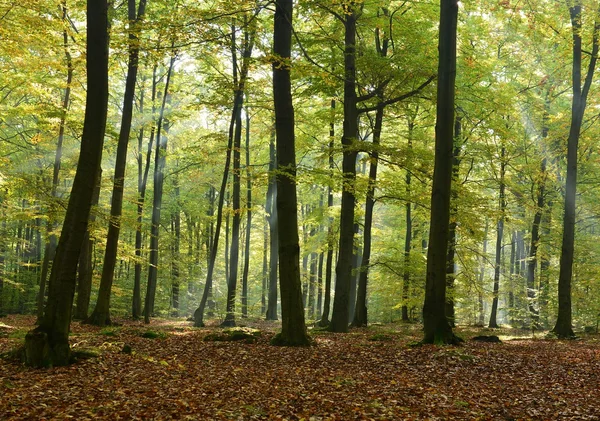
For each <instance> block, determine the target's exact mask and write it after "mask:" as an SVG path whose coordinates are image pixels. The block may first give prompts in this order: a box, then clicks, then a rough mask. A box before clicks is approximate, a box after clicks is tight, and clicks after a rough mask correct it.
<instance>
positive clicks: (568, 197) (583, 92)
mask: <svg viewBox="0 0 600 421" xmlns="http://www.w3.org/2000/svg"><path fill="white" fill-rule="evenodd" d="M567 4H568V5H569V14H570V17H571V27H572V31H573V70H572V72H573V73H572V92H573V99H572V103H571V127H570V129H569V138H568V140H567V178H566V181H565V206H564V216H563V239H562V247H561V253H560V273H559V277H558V317H557V319H556V325H555V326H554V328H553V329H552V331H553V332H554V333H556V335H557V336H558V337H559V338H572V337H573V336H575V335H574V333H573V327H572V314H571V278H572V276H573V255H574V249H575V210H576V207H575V201H576V196H577V195H576V193H577V150H578V145H579V137H580V134H581V126H582V123H583V115H584V113H585V108H586V104H587V97H588V93H589V91H590V88H591V86H592V79H593V77H594V71H595V69H596V61H597V59H598V42H599V40H598V36H599V33H600V22H599V21H596V23H595V26H594V34H593V40H592V51H591V56H590V62H589V64H588V70H587V73H586V76H585V81H584V84H583V88H582V86H581V65H582V60H581V56H582V45H581V44H582V38H581V31H582V23H581V18H582V16H581V0H574V2H573V3H571V2H570V1H568V2H567Z"/></svg>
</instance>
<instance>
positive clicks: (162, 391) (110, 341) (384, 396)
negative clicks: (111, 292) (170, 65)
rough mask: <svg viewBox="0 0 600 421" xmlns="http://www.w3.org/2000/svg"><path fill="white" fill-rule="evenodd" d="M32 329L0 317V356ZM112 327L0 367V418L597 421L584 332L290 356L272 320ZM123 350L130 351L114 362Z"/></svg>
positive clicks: (592, 346) (335, 342)
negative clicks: (247, 333) (574, 336)
mask: <svg viewBox="0 0 600 421" xmlns="http://www.w3.org/2000/svg"><path fill="white" fill-rule="evenodd" d="M33 322H34V319H33V318H32V317H29V316H8V317H5V318H2V319H0V353H5V352H7V351H9V350H10V349H13V348H15V347H16V346H18V345H19V344H21V343H22V342H23V338H24V335H25V333H26V331H27V329H29V328H31V327H32V325H33ZM120 322H122V323H123V324H122V325H121V326H118V327H109V328H97V327H92V326H84V325H80V324H79V323H73V325H72V345H73V348H74V349H94V350H96V351H97V356H96V357H94V358H90V359H86V360H83V361H80V362H78V363H76V364H73V365H71V366H69V367H59V368H52V369H47V370H36V369H30V368H26V367H24V366H22V365H21V364H18V363H16V362H11V361H9V360H0V419H2V420H6V419H7V420H32V419H36V420H41V419H77V420H86V419H88V420H96V419H111V420H113V419H114V420H118V419H123V420H130V419H140V420H142V419H144V420H146V419H156V420H163V419H166V420H168V419H192V420H266V419H269V420H306V421H318V420H371V419H373V420H449V419H455V420H551V419H555V420H566V419H573V420H598V419H600V406H599V405H598V402H600V376H599V375H598V373H600V337H598V336H595V335H589V336H586V337H585V338H584V339H582V340H577V341H557V340H545V339H541V337H540V338H531V335H529V337H527V338H525V337H521V338H512V339H511V338H510V337H508V336H504V337H503V336H501V338H502V339H504V341H503V343H501V344H495V343H482V342H474V341H470V340H467V341H466V342H465V344H464V345H462V346H459V347H435V346H421V347H411V346H409V344H410V343H411V342H412V341H414V340H418V339H420V336H421V333H420V331H419V326H416V325H385V326H374V327H370V328H365V329H355V330H352V331H351V333H349V334H333V333H326V332H316V331H314V330H313V331H312V335H313V337H314V338H315V343H316V344H315V346H313V347H310V348H299V349H298V348H282V347H274V346H271V345H269V340H270V338H271V337H272V335H273V334H274V333H275V332H276V330H277V328H278V325H277V324H275V323H268V322H250V321H248V322H247V324H248V325H250V326H253V327H258V328H260V329H261V330H262V331H263V334H262V335H261V336H260V338H259V339H258V341H256V342H255V343H247V342H243V341H236V342H208V341H204V340H203V339H204V337H205V336H206V335H207V334H209V333H214V332H218V331H219V328H217V327H207V328H202V329H195V328H192V327H191V326H190V324H191V323H190V322H183V321H177V320H153V321H152V323H151V324H150V325H149V326H148V325H144V324H142V323H137V322H131V321H120ZM477 333H478V332H476V331H473V330H464V331H463V332H462V336H463V337H464V338H465V339H468V338H469V337H471V336H474V335H475V334H477ZM459 334H461V332H460V330H459ZM486 334H488V335H489V334H491V333H489V331H487V333H486ZM495 334H498V333H495ZM499 334H504V335H509V334H512V333H510V332H506V331H501V332H500V333H499ZM536 336H540V335H536ZM125 344H127V345H129V346H130V347H131V353H124V352H122V349H123V347H124V345H125Z"/></svg>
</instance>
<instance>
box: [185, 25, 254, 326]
mask: <svg viewBox="0 0 600 421" xmlns="http://www.w3.org/2000/svg"><path fill="white" fill-rule="evenodd" d="M253 39H254V36H253V34H252V35H251V36H250V37H249V40H248V43H247V44H246V46H245V48H244V60H243V63H242V69H241V71H240V77H239V81H238V82H237V83H236V90H235V94H234V99H233V109H232V111H231V119H230V121H229V136H228V142H227V156H226V159H225V166H224V169H223V179H222V181H221V187H220V190H219V201H218V204H217V223H216V226H215V230H214V236H213V237H212V238H213V239H212V241H211V244H210V246H211V247H210V252H209V260H208V269H207V272H206V283H205V284H204V291H203V293H202V299H201V300H200V305H199V306H198V308H197V309H196V311H195V312H194V326H196V327H201V326H204V310H205V308H206V304H207V302H208V301H209V298H211V301H212V281H213V279H212V278H213V273H214V266H215V261H216V258H217V252H218V248H219V236H220V235H221V222H222V219H223V203H224V199H225V191H226V189H227V180H228V178H229V167H230V165H231V152H232V149H233V142H234V135H235V133H234V130H235V126H236V121H237V120H238V115H241V107H242V105H243V95H244V92H245V83H246V79H247V74H248V67H249V63H250V57H251V55H252V45H253ZM236 72H237V70H236ZM236 74H237V73H236ZM236 81H237V79H236ZM240 136H241V135H240ZM238 154H239V148H238ZM238 160H239V158H238ZM238 175H239V174H238ZM226 250H227V247H226ZM227 266H228V265H227V264H226V270H227ZM227 279H231V276H227ZM228 284H229V282H228ZM229 289H230V286H229V285H228V299H227V301H228V306H229V303H230V298H229V296H230V293H229ZM233 292H235V291H233ZM228 315H229V311H228ZM229 317H231V316H229Z"/></svg>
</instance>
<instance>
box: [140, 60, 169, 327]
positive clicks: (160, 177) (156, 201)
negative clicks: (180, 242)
mask: <svg viewBox="0 0 600 421" xmlns="http://www.w3.org/2000/svg"><path fill="white" fill-rule="evenodd" d="M175 59H176V56H175V53H173V55H172V56H171V60H170V62H169V68H168V70H167V79H166V81H165V90H164V94H163V98H162V104H161V107H160V115H159V117H158V125H157V128H156V150H155V154H154V191H153V198H152V220H151V225H150V252H149V258H148V283H147V287H146V300H145V306H144V323H146V324H148V323H150V317H151V316H152V315H153V314H154V298H155V296H156V283H157V280H158V240H159V235H160V216H161V210H162V199H163V186H164V181H165V173H164V171H165V165H166V162H167V141H168V137H167V136H168V133H169V122H168V121H167V120H166V119H165V118H164V112H165V108H166V104H167V102H168V101H170V97H171V96H170V94H169V85H170V83H171V76H172V74H173V68H174V66H175ZM163 131H164V135H163V133H162V132H163Z"/></svg>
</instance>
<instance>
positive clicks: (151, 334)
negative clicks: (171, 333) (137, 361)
mask: <svg viewBox="0 0 600 421" xmlns="http://www.w3.org/2000/svg"><path fill="white" fill-rule="evenodd" d="M141 336H142V338H146V339H165V338H166V337H167V336H168V335H167V334H166V333H165V332H156V331H154V330H147V331H145V332H144V333H142V335H141Z"/></svg>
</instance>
